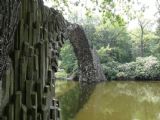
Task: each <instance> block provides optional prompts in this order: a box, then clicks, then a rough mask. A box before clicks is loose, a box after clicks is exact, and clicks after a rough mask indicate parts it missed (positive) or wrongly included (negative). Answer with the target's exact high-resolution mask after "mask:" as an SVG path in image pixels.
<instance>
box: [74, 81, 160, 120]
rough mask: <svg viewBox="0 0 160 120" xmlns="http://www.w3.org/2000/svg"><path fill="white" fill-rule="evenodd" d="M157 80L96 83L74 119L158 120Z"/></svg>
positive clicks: (159, 105) (159, 102)
mask: <svg viewBox="0 0 160 120" xmlns="http://www.w3.org/2000/svg"><path fill="white" fill-rule="evenodd" d="M159 86H160V82H133V81H132V82H130V81H123V82H118V81H117V82H108V83H107V84H106V83H100V84H98V85H96V88H95V89H94V92H93V93H92V95H91V96H90V98H89V100H88V101H87V103H86V104H85V105H84V107H83V108H82V109H81V110H80V111H79V112H78V114H77V115H76V117H75V119H74V120H160V87H159Z"/></svg>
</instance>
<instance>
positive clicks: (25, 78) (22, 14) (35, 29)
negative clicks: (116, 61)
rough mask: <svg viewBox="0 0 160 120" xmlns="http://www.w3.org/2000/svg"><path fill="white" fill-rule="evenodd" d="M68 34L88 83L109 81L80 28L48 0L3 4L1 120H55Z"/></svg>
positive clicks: (7, 0) (4, 1)
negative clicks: (59, 73)
mask: <svg viewBox="0 0 160 120" xmlns="http://www.w3.org/2000/svg"><path fill="white" fill-rule="evenodd" d="M69 26H71V27H69ZM64 33H65V34H64ZM66 33H67V34H66ZM66 36H67V37H68V38H69V39H70V40H71V43H72V45H73V47H74V51H75V54H76V57H77V59H78V64H79V68H80V71H81V80H82V82H84V81H85V82H88V83H91V82H93V81H94V82H95V81H100V80H105V77H104V75H103V72H102V69H101V68H100V64H99V60H98V58H97V55H95V52H94V50H92V49H91V48H90V46H89V44H88V40H87V38H86V37H85V33H84V31H83V29H82V28H81V27H80V26H79V25H73V24H70V23H68V22H67V21H66V20H65V19H64V18H63V16H62V15H61V14H60V13H59V12H58V11H56V10H54V9H53V8H51V9H49V8H47V7H45V6H44V5H43V0H0V79H1V82H2V90H1V87H0V90H1V91H2V92H1V93H0V98H1V97H2V98H1V100H0V102H1V104H0V116H1V118H0V119H2V120H55V112H56V110H55V100H54V99H53V97H54V96H55V85H54V81H55V76H54V73H55V72H57V69H58V57H59V52H60V48H61V47H62V45H63V43H64V39H65V38H66ZM76 36H77V37H76ZM64 37H65V38H64ZM97 63H98V64H97ZM1 94H2V95H1ZM56 118H57V117H56Z"/></svg>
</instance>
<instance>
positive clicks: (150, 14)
mask: <svg viewBox="0 0 160 120" xmlns="http://www.w3.org/2000/svg"><path fill="white" fill-rule="evenodd" d="M69 1H70V2H76V1H77V0H69ZM82 1H84V2H87V4H88V5H89V6H91V5H90V2H89V1H90V0H82ZM122 1H123V0H122ZM134 1H137V0H134ZM140 2H141V3H142V4H144V5H145V6H148V8H147V9H146V10H145V13H144V18H145V19H147V20H149V21H151V22H152V23H154V24H152V25H150V29H152V30H155V28H156V26H157V24H155V23H156V20H157V15H155V14H156V12H157V6H156V0H140ZM44 4H45V5H47V6H49V7H52V2H51V0H47V1H45V0H44ZM72 7H73V6H72ZM139 7H140V5H139V4H136V5H135V6H134V9H135V10H136V9H139ZM73 9H75V10H76V9H77V11H78V14H80V15H81V16H83V14H85V13H83V12H84V11H83V10H82V9H81V8H73ZM120 9H121V8H120ZM137 27H138V22H137V20H132V21H130V22H129V24H128V29H129V30H132V29H135V28H137Z"/></svg>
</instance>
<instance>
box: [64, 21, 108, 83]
mask: <svg viewBox="0 0 160 120" xmlns="http://www.w3.org/2000/svg"><path fill="white" fill-rule="evenodd" d="M67 33H68V37H69V39H70V42H71V44H72V46H73V49H74V52H75V55H76V57H77V60H78V66H79V70H80V81H81V82H85V83H89V84H90V83H97V82H100V81H104V80H106V78H105V75H104V72H103V69H102V67H101V64H100V60H99V57H98V55H97V53H96V51H95V50H94V49H93V48H91V45H90V43H89V40H88V39H87V37H86V35H85V32H84V30H83V28H82V27H81V26H80V25H77V24H72V25H71V26H70V27H68V30H67Z"/></svg>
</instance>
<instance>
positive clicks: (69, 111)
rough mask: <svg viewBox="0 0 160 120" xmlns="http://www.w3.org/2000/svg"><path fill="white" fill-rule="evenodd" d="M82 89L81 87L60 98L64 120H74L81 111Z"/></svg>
mask: <svg viewBox="0 0 160 120" xmlns="http://www.w3.org/2000/svg"><path fill="white" fill-rule="evenodd" d="M79 97H80V89H79V85H77V86H76V87H74V88H73V89H71V90H69V91H68V92H67V93H65V94H63V95H62V96H60V97H59V98H58V99H59V101H60V108H61V117H62V120H73V118H74V116H75V115H76V113H77V112H78V110H79V99H80V98H79Z"/></svg>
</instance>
